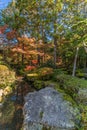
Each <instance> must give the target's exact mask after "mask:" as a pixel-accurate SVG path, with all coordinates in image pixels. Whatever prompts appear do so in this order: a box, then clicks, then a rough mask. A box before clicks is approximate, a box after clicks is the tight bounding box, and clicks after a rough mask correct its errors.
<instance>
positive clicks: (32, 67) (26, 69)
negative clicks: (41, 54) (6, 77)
mask: <svg viewBox="0 0 87 130" xmlns="http://www.w3.org/2000/svg"><path fill="white" fill-rule="evenodd" d="M35 68H36V67H35V66H26V68H25V71H30V70H34V69H35Z"/></svg>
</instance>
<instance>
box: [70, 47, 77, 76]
mask: <svg viewBox="0 0 87 130" xmlns="http://www.w3.org/2000/svg"><path fill="white" fill-rule="evenodd" d="M78 51H79V47H77V49H76V55H75V59H74V65H73V72H72V76H75V72H76V63H77V57H78Z"/></svg>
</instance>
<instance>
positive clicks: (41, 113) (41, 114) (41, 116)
mask: <svg viewBox="0 0 87 130" xmlns="http://www.w3.org/2000/svg"><path fill="white" fill-rule="evenodd" d="M40 118H41V119H42V118H43V111H41V112H40Z"/></svg>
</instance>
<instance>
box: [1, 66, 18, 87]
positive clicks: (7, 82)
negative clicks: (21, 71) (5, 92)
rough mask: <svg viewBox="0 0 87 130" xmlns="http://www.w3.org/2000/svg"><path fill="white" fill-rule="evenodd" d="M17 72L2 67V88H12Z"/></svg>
mask: <svg viewBox="0 0 87 130" xmlns="http://www.w3.org/2000/svg"><path fill="white" fill-rule="evenodd" d="M15 79H16V78H15V72H14V71H11V70H9V68H8V67H7V66H5V65H0V88H5V87H7V86H11V85H12V84H13V83H14V82H15Z"/></svg>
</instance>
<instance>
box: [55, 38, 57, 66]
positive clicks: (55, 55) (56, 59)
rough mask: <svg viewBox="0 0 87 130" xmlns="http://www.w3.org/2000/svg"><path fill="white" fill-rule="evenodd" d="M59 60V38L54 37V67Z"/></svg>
mask: <svg viewBox="0 0 87 130" xmlns="http://www.w3.org/2000/svg"><path fill="white" fill-rule="evenodd" d="M56 61H57V39H56V38H55V39H54V67H55V68H56Z"/></svg>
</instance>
